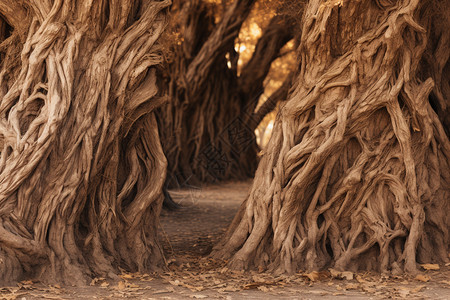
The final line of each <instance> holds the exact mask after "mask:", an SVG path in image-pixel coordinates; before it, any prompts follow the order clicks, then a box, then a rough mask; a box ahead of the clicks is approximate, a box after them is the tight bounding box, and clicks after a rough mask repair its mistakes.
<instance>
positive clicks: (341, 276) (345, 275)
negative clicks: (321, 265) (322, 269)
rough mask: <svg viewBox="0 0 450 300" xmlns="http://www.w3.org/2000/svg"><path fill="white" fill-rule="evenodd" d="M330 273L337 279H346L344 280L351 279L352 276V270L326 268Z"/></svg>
mask: <svg viewBox="0 0 450 300" xmlns="http://www.w3.org/2000/svg"><path fill="white" fill-rule="evenodd" d="M328 270H329V271H330V273H331V276H332V277H335V278H338V279H346V280H353V278H354V276H353V273H352V272H348V271H344V272H341V271H337V270H335V269H331V268H330V269H328Z"/></svg>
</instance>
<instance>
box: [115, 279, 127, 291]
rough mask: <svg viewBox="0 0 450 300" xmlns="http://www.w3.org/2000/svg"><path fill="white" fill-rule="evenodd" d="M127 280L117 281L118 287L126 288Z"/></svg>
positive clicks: (120, 288) (119, 288)
mask: <svg viewBox="0 0 450 300" xmlns="http://www.w3.org/2000/svg"><path fill="white" fill-rule="evenodd" d="M125 287H126V286H125V282H123V281H119V282H118V283H117V289H118V290H124V289H125Z"/></svg>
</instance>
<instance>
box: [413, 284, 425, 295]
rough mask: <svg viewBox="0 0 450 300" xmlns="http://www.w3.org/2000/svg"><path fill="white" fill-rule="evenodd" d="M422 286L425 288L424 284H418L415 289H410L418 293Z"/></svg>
mask: <svg viewBox="0 0 450 300" xmlns="http://www.w3.org/2000/svg"><path fill="white" fill-rule="evenodd" d="M424 288H425V286H424V285H419V286H418V287H416V288H415V289H412V290H411V292H412V293H419V292H421V291H422V290H423V289H424Z"/></svg>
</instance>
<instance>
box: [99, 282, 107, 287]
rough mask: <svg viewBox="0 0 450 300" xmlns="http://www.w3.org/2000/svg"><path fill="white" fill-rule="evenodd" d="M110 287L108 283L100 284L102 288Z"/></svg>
mask: <svg viewBox="0 0 450 300" xmlns="http://www.w3.org/2000/svg"><path fill="white" fill-rule="evenodd" d="M108 286H109V283H107V282H102V284H100V287H102V288H106V287H108Z"/></svg>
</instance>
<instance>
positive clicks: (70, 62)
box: [0, 0, 170, 284]
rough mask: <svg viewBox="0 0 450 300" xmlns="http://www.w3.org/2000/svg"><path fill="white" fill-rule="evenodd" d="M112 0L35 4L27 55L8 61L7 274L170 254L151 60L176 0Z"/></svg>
mask: <svg viewBox="0 0 450 300" xmlns="http://www.w3.org/2000/svg"><path fill="white" fill-rule="evenodd" d="M115 3H116V2H115V1H94V2H92V3H90V4H86V5H83V6H81V5H77V4H75V2H74V1H54V3H53V4H51V5H50V4H49V3H47V2H42V1H38V2H35V3H33V4H30V8H31V11H30V12H29V18H30V20H31V22H30V23H28V24H31V25H30V27H29V28H28V34H27V37H26V41H25V43H24V44H23V45H21V44H20V43H19V42H20V39H19V40H16V41H17V43H15V44H13V45H12V46H11V48H12V49H20V51H21V54H20V63H21V65H19V66H16V63H15V61H14V58H15V57H14V56H13V55H12V54H11V53H13V52H11V51H12V50H11V51H9V50H8V51H9V52H7V55H6V59H5V60H4V61H3V62H2V70H1V73H0V75H1V77H0V78H1V80H0V85H1V91H0V92H1V95H0V99H1V101H0V146H1V148H0V233H1V234H0V235H1V236H0V259H1V261H0V274H2V275H1V276H0V283H3V282H5V281H10V280H19V279H22V276H26V277H32V276H39V278H40V279H41V280H47V281H59V282H60V281H63V282H65V283H69V284H85V283H86V282H87V281H86V279H87V278H88V277H89V276H94V275H96V276H97V275H99V276H109V277H114V276H115V275H114V274H115V273H117V270H118V267H119V266H120V267H122V268H125V269H128V270H130V271H138V270H139V271H143V270H149V269H155V268H158V267H161V266H163V259H162V253H161V250H160V247H159V245H158V243H157V240H156V227H157V226H156V224H157V218H158V215H159V210H160V208H161V204H162V196H161V190H162V185H163V182H164V178H165V172H166V171H165V170H166V159H165V157H164V154H163V152H162V148H161V145H160V142H159V135H158V129H157V124H156V120H155V117H154V115H153V111H154V109H155V108H156V107H157V106H159V105H160V104H161V103H162V99H158V98H155V95H156V93H157V88H156V75H155V70H154V66H156V65H158V64H159V63H160V62H161V56H162V55H161V50H162V48H161V46H160V45H159V43H158V38H159V37H160V36H161V33H162V32H163V30H164V28H165V26H166V23H167V21H166V16H167V7H168V6H169V5H170V1H169V0H165V1H145V3H144V1H142V3H141V1H139V0H136V1H126V3H125V2H123V3H121V4H120V6H117V5H116V4H115ZM0 9H1V6H0ZM2 13H3V14H4V13H5V11H2ZM24 23H26V22H24ZM8 53H10V54H8ZM14 72H17V73H14Z"/></svg>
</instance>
